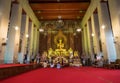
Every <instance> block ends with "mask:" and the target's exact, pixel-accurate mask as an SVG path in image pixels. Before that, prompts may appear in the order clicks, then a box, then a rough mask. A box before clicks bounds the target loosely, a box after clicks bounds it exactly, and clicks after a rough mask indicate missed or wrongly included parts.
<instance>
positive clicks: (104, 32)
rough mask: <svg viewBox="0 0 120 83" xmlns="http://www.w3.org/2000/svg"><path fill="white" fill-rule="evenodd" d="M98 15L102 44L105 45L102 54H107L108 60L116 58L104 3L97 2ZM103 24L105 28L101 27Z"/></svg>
mask: <svg viewBox="0 0 120 83" xmlns="http://www.w3.org/2000/svg"><path fill="white" fill-rule="evenodd" d="M98 17H99V24H100V34H101V41H102V46H103V47H105V48H104V49H103V53H104V56H105V55H107V56H108V59H109V61H114V60H116V51H115V45H114V41H113V34H112V29H111V24H110V17H109V12H108V8H107V4H106V3H99V6H98ZM103 25H104V26H105V29H102V27H103Z"/></svg>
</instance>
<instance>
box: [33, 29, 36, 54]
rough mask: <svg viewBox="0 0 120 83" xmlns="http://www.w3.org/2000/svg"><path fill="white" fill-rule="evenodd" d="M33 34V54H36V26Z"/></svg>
mask: <svg viewBox="0 0 120 83" xmlns="http://www.w3.org/2000/svg"><path fill="white" fill-rule="evenodd" d="M33 36H34V39H33V40H34V41H33V52H34V55H36V54H37V51H36V43H37V41H36V39H37V28H36V27H34V33H33Z"/></svg>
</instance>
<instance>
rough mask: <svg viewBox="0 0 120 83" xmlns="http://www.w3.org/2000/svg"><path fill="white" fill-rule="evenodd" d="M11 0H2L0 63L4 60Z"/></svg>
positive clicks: (0, 13)
mask: <svg viewBox="0 0 120 83" xmlns="http://www.w3.org/2000/svg"><path fill="white" fill-rule="evenodd" d="M10 8H11V0H8V1H6V0H0V63H3V62H4V55H5V47H6V45H5V44H6V40H7V32H8V25H9V16H10Z"/></svg>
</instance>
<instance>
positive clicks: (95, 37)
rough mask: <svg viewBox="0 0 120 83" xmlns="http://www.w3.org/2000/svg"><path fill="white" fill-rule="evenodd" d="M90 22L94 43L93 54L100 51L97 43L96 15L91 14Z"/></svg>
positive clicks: (97, 23)
mask: <svg viewBox="0 0 120 83" xmlns="http://www.w3.org/2000/svg"><path fill="white" fill-rule="evenodd" d="M91 24H92V33H93V34H94V37H93V43H94V52H95V54H97V55H98V54H99V53H100V46H99V45H100V44H99V22H98V15H97V14H93V15H92V16H91Z"/></svg>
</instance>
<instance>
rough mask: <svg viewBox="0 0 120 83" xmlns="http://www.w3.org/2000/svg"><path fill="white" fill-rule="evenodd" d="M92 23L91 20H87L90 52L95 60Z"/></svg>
mask: <svg viewBox="0 0 120 83" xmlns="http://www.w3.org/2000/svg"><path fill="white" fill-rule="evenodd" d="M91 33H92V25H91V21H88V22H87V34H88V52H89V54H90V56H91V59H92V60H94V53H93V42H92V36H91Z"/></svg>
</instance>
